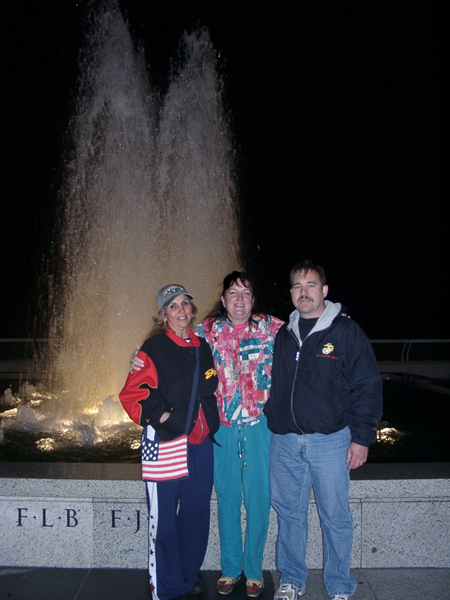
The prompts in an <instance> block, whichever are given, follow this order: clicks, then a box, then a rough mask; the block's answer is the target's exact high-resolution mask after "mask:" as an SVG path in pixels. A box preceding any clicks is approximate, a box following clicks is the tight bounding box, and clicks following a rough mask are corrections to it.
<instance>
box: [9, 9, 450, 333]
mask: <svg viewBox="0 0 450 600" xmlns="http://www.w3.org/2000/svg"><path fill="white" fill-rule="evenodd" d="M86 4H87V3H86V2H83V1H82V0H80V1H79V2H75V1H72V0H43V1H42V2H39V3H33V4H31V7H29V8H24V7H23V3H18V4H17V6H16V7H15V8H8V10H7V13H6V16H5V21H6V32H7V33H6V35H7V38H8V52H7V58H6V59H4V60H5V63H6V69H5V75H6V79H5V83H6V85H5V88H4V89H5V92H4V95H5V96H6V110H5V109H4V112H3V117H4V121H5V123H4V125H5V127H6V135H5V136H4V140H5V141H6V144H5V158H4V167H5V172H4V178H3V186H2V191H3V194H2V195H3V199H2V203H1V213H0V214H1V217H0V218H1V223H2V228H1V231H2V232H1V236H0V252H1V257H2V258H1V260H2V265H3V268H2V272H3V276H2V292H1V311H2V312H1V314H2V317H1V321H0V324H1V327H0V337H8V336H13V335H14V336H18V335H21V336H22V335H26V334H27V330H26V323H27V315H28V313H29V312H30V308H29V307H30V305H32V303H33V301H34V298H35V295H36V282H37V275H36V273H37V272H38V271H39V269H40V266H41V264H42V257H43V255H44V254H45V253H46V251H47V248H48V242H49V239H50V238H51V235H52V230H53V228H54V221H53V217H52V205H53V202H54V197H55V190H56V188H57V185H58V177H57V174H58V171H59V165H60V156H61V143H62V138H63V135H64V131H65V129H66V126H67V121H68V118H69V115H70V108H71V100H72V98H73V93H74V90H75V87H74V86H75V81H76V73H77V56H78V51H79V46H80V43H81V41H82V22H83V14H84V9H85V6H86ZM262 4H263V3H260V2H256V1H251V2H250V1H245V0H241V1H240V2H220V3H219V2H215V1H212V0H210V1H209V2H195V1H193V0H184V1H170V0H167V1H166V2H160V1H159V2H156V1H154V0H122V2H121V5H122V6H123V7H125V8H126V9H127V12H128V19H129V22H130V26H131V30H132V33H133V36H134V37H135V38H139V39H141V40H142V41H143V42H144V45H145V49H146V57H147V62H148V63H149V64H150V66H151V73H152V79H153V84H155V85H157V86H160V87H162V88H164V85H165V83H166V82H167V73H168V70H169V62H170V58H171V57H173V56H174V55H175V53H176V49H177V45H178V41H179V39H180V37H181V35H182V33H183V30H187V31H191V30H192V29H193V28H195V27H196V26H197V25H202V26H203V25H204V26H207V27H208V28H209V30H210V35H211V38H212V41H213V43H214V46H215V47H216V48H217V49H218V50H219V51H220V53H221V56H222V58H221V61H220V65H221V66H220V68H221V71H222V73H223V74H224V76H225V81H226V100H227V104H228V107H229V109H230V111H231V119H232V130H233V134H234V139H235V145H236V148H237V151H238V156H239V165H238V167H239V189H240V197H241V202H242V204H243V212H244V223H243V232H244V238H245V239H246V244H247V251H246V256H247V257H248V261H249V266H250V267H252V270H253V271H254V273H255V274H256V276H257V278H258V279H259V280H260V282H261V284H262V287H263V288H264V289H266V288H267V286H268V284H269V283H270V284H271V285H272V289H273V284H274V283H276V284H277V288H276V289H277V290H278V294H276V295H275V296H273V297H272V299H271V303H272V309H273V310H274V311H275V312H276V314H280V312H282V309H281V305H280V304H279V303H276V301H275V298H279V297H280V296H281V295H282V292H283V290H286V289H287V287H288V285H287V282H288V279H287V275H288V272H289V269H290V267H291V266H292V264H293V263H294V262H296V261H297V260H298V259H300V258H302V257H308V258H312V259H314V260H317V261H318V262H320V263H322V264H323V265H324V266H325V268H326V270H327V273H328V279H329V284H330V292H329V298H330V299H332V300H336V301H341V302H343V303H344V304H346V305H347V306H348V308H349V312H350V314H351V315H352V316H353V318H355V319H356V320H357V321H358V322H359V323H360V324H361V325H362V326H363V328H364V329H365V330H366V332H367V333H368V335H369V336H370V337H372V338H381V337H390V338H394V337H407V338H414V337H425V338H428V337H430V338H443V337H450V334H449V330H448V325H444V320H445V321H446V323H447V322H448V320H447V319H443V317H442V315H441V311H440V304H439V303H438V302H437V299H439V300H443V299H444V298H445V295H444V293H443V291H442V287H443V284H444V285H445V283H444V282H445V279H444V280H443V279H442V277H443V275H444V273H445V272H446V269H445V267H444V256H446V255H448V250H447V247H446V244H445V243H444V240H445V236H444V228H445V232H447V230H448V217H445V218H444V215H443V204H444V186H445V184H444V160H443V135H444V132H443V90H442V88H443V81H444V65H443V54H444V44H443V37H444V35H443V27H444V22H445V20H444V8H443V3H441V2H434V1H430V2H420V3H419V2H406V1H405V2H400V1H398V0H392V1H391V2H378V1H377V2H370V1H364V2H361V1H360V0H359V1H354V2H351V1H341V0H337V1H335V2H302V1H300V2H289V3H287V2H285V3H283V2H277V3H274V2H273V3H268V4H267V5H266V6H265V7H263V6H262ZM445 187H446V186H445ZM258 246H259V248H260V249H258V248H257V247H258ZM32 312H33V309H31V313H32ZM280 316H285V314H282V315H280Z"/></svg>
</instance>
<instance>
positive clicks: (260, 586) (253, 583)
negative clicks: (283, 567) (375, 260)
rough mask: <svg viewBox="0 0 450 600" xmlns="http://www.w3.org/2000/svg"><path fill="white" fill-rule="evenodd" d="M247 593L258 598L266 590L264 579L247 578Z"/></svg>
mask: <svg viewBox="0 0 450 600" xmlns="http://www.w3.org/2000/svg"><path fill="white" fill-rule="evenodd" d="M245 587H246V593H247V596H248V597H249V598H257V597H258V596H259V595H260V594H262V592H263V590H264V580H263V579H247V583H246V584H245Z"/></svg>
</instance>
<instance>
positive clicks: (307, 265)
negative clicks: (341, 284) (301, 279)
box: [289, 258, 327, 287]
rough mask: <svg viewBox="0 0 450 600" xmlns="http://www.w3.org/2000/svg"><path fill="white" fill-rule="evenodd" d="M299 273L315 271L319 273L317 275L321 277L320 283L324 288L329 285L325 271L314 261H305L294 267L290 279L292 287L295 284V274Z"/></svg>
mask: <svg viewBox="0 0 450 600" xmlns="http://www.w3.org/2000/svg"><path fill="white" fill-rule="evenodd" d="M299 271H305V272H306V271H315V272H316V273H317V275H318V276H319V279H320V283H321V284H322V286H324V285H326V284H327V278H326V275H325V269H324V268H323V267H322V266H320V265H319V264H318V263H316V262H314V261H313V260H307V259H305V258H304V259H303V260H301V261H300V262H298V263H297V264H296V265H294V266H293V267H292V269H291V272H290V275H289V278H290V282H291V287H292V285H293V283H294V277H295V274H296V273H298V272H299Z"/></svg>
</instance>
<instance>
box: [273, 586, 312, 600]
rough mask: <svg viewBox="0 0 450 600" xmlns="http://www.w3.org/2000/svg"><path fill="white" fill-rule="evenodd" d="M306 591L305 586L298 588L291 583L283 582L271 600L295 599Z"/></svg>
mask: <svg viewBox="0 0 450 600" xmlns="http://www.w3.org/2000/svg"><path fill="white" fill-rule="evenodd" d="M305 592H306V590H305V588H303V589H301V590H299V589H298V587H296V586H295V585H292V584H291V583H283V584H282V585H280V587H279V588H278V589H277V591H276V592H275V596H274V598H273V600H297V598H300V596H303V594H304V593H305Z"/></svg>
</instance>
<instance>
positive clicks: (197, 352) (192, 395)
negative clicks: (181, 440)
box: [185, 346, 200, 435]
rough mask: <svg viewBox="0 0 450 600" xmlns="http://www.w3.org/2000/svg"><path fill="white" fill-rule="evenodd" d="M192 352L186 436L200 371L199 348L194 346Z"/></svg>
mask: <svg viewBox="0 0 450 600" xmlns="http://www.w3.org/2000/svg"><path fill="white" fill-rule="evenodd" d="M194 350H195V369H194V380H193V382H192V391H191V400H190V402H189V411H188V416H187V420H186V430H185V433H186V435H187V433H188V431H189V425H190V424H191V421H192V413H193V412H194V404H195V397H196V396H197V391H198V379H199V371H200V359H199V354H200V352H199V346H196V347H195V348H194Z"/></svg>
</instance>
